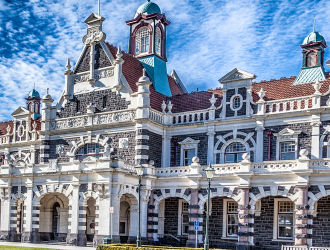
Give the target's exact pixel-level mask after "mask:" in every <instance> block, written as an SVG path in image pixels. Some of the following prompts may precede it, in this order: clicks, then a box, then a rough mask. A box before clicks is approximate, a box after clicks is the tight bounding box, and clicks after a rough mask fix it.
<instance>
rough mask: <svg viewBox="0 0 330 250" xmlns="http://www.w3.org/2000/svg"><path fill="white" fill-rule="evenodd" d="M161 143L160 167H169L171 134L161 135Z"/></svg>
mask: <svg viewBox="0 0 330 250" xmlns="http://www.w3.org/2000/svg"><path fill="white" fill-rule="evenodd" d="M165 133H166V132H165ZM162 143H163V145H162V147H163V150H162V168H169V167H170V166H171V136H170V135H167V134H165V135H163V141H162Z"/></svg>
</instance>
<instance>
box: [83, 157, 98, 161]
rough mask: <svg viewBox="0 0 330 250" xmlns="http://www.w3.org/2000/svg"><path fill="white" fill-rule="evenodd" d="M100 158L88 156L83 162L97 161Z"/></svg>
mask: <svg viewBox="0 0 330 250" xmlns="http://www.w3.org/2000/svg"><path fill="white" fill-rule="evenodd" d="M97 160H98V159H97V158H96V157H93V156H88V157H86V158H85V159H84V160H83V162H88V161H97Z"/></svg>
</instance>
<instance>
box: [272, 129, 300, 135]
mask: <svg viewBox="0 0 330 250" xmlns="http://www.w3.org/2000/svg"><path fill="white" fill-rule="evenodd" d="M300 133H301V131H294V130H292V129H289V128H285V129H282V130H281V131H280V132H278V133H276V134H274V135H275V136H293V135H299V134H300Z"/></svg>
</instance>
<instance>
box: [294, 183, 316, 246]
mask: <svg viewBox="0 0 330 250" xmlns="http://www.w3.org/2000/svg"><path fill="white" fill-rule="evenodd" d="M296 188H297V190H298V191H297V196H298V199H297V204H296V223H295V224H296V225H295V227H296V230H295V246H307V239H311V238H312V235H311V234H308V232H307V230H308V228H309V227H310V226H309V225H308V219H313V218H312V215H308V209H309V205H308V186H297V187H296ZM310 217H311V218H310Z"/></svg>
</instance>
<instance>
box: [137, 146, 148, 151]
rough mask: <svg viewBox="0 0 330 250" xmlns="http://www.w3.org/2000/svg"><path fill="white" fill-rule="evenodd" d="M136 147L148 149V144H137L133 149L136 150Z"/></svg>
mask: <svg viewBox="0 0 330 250" xmlns="http://www.w3.org/2000/svg"><path fill="white" fill-rule="evenodd" d="M137 149H146V150H149V146H147V145H137V146H135V150H137Z"/></svg>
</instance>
